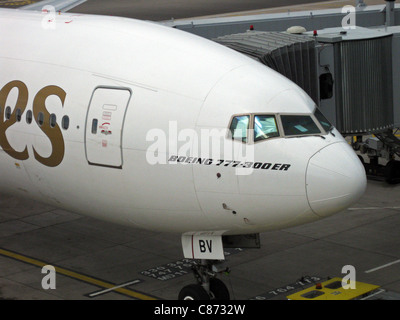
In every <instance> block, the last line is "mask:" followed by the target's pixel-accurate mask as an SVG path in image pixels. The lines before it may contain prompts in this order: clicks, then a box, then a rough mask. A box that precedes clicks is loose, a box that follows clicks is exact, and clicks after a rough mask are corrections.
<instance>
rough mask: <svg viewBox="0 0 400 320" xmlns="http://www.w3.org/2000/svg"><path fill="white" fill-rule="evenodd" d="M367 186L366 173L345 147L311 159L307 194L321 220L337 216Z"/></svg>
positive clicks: (331, 147) (323, 151)
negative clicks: (335, 214)
mask: <svg viewBox="0 0 400 320" xmlns="http://www.w3.org/2000/svg"><path fill="white" fill-rule="evenodd" d="M366 186H367V179H366V175H365V169H364V166H363V165H362V163H361V161H360V160H359V159H358V157H357V155H356V154H355V152H354V151H353V149H352V148H351V147H350V146H349V145H348V144H347V143H344V142H343V143H335V144H332V145H329V146H327V147H325V148H323V149H321V150H320V151H319V152H317V153H316V154H315V155H313V156H312V157H311V158H310V161H309V163H308V168H307V173H306V191H307V198H308V202H309V204H310V207H311V209H312V210H313V211H314V212H315V214H317V215H318V216H320V217H327V216H329V215H332V214H334V213H336V212H340V211H342V210H344V209H346V208H348V207H349V206H350V205H352V204H353V203H355V202H356V201H358V200H359V199H360V198H361V196H362V195H363V194H364V192H365V189H366Z"/></svg>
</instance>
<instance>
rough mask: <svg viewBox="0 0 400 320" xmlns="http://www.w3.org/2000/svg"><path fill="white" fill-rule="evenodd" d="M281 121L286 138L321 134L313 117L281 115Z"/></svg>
mask: <svg viewBox="0 0 400 320" xmlns="http://www.w3.org/2000/svg"><path fill="white" fill-rule="evenodd" d="M281 121H282V126H283V130H284V132H285V136H301V135H308V134H320V133H321V131H320V130H319V129H318V126H317V125H316V123H315V122H314V121H313V119H312V118H311V116H306V115H281Z"/></svg>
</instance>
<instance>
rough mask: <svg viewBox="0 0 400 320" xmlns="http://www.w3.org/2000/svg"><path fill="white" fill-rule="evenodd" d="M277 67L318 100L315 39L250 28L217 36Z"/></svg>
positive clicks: (275, 68)
mask: <svg viewBox="0 0 400 320" xmlns="http://www.w3.org/2000/svg"><path fill="white" fill-rule="evenodd" d="M214 41H215V42H218V43H220V44H222V45H224V46H226V47H229V48H231V49H234V50H236V51H238V52H241V53H243V54H246V55H248V56H250V57H252V58H254V59H256V60H258V61H260V62H261V63H263V64H264V65H266V66H268V67H270V68H272V69H274V70H275V71H277V72H279V73H280V74H282V75H284V76H285V77H287V78H288V79H290V80H292V81H293V82H294V83H296V84H297V85H298V86H300V87H301V88H302V89H303V90H304V91H306V92H307V93H308V95H309V96H310V97H311V98H312V99H313V100H314V101H315V102H316V103H317V102H318V75H317V65H316V51H315V41H314V40H313V39H312V38H310V37H308V36H303V35H293V34H289V33H281V32H259V31H249V32H246V33H240V34H232V35H227V36H223V37H219V38H216V39H214Z"/></svg>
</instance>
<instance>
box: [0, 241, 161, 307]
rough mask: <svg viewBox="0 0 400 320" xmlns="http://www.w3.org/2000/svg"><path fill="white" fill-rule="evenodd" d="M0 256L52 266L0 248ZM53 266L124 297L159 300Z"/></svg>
mask: <svg viewBox="0 0 400 320" xmlns="http://www.w3.org/2000/svg"><path fill="white" fill-rule="evenodd" d="M0 255H2V256H5V257H9V258H13V259H15V260H18V261H22V262H25V263H28V264H31V265H34V266H37V267H44V266H46V265H52V264H51V263H47V262H44V261H40V260H36V259H33V258H30V257H27V256H24V255H22V254H19V253H16V252H11V251H8V250H5V249H2V248H0ZM52 266H53V267H54V268H55V270H56V272H57V273H58V274H62V275H64V276H67V277H70V278H73V279H77V280H80V281H83V282H86V283H89V284H92V285H95V286H98V287H102V288H106V289H111V288H114V289H113V290H112V291H116V292H119V293H122V294H124V295H127V296H129V297H133V298H135V299H140V300H157V299H156V298H155V297H151V296H148V295H145V294H143V293H140V292H136V291H133V290H129V289H126V288H118V286H116V285H115V284H113V283H109V282H106V281H103V280H99V279H96V278H92V277H90V276H87V275H84V274H80V273H77V272H75V271H71V270H68V269H64V268H61V267H58V266H54V265H52Z"/></svg>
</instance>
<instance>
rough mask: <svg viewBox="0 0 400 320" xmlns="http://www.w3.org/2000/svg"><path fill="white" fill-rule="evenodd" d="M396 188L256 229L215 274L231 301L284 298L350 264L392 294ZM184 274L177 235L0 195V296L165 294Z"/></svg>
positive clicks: (398, 206)
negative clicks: (288, 223) (326, 213)
mask: <svg viewBox="0 0 400 320" xmlns="http://www.w3.org/2000/svg"><path fill="white" fill-rule="evenodd" d="M399 194H400V185H388V184H386V183H385V182H381V181H371V180H370V181H369V182H368V188H367V191H366V193H365V195H364V196H363V197H362V199H361V200H360V201H359V202H358V203H357V204H355V205H354V206H353V207H352V208H350V209H348V210H345V211H343V212H341V213H339V214H337V215H334V216H332V217H329V218H327V219H325V220H321V221H318V222H315V223H311V224H307V225H304V226H299V227H295V228H291V229H287V230H282V231H274V232H269V233H264V234H262V235H261V240H262V246H261V249H244V250H238V249H231V251H230V254H229V255H227V256H226V258H227V264H228V266H229V267H230V268H231V272H230V273H229V275H226V274H222V275H221V276H220V279H221V280H223V281H224V282H225V284H226V285H227V287H228V288H229V291H230V294H231V298H232V299H235V300H248V299H258V300H285V299H286V296H287V295H288V294H290V293H293V292H294V291H296V290H299V289H300V288H301V287H302V286H308V285H310V284H311V283H314V282H316V281H323V280H326V279H327V278H328V277H336V276H338V277H344V276H345V275H346V273H342V268H343V267H344V266H346V265H351V266H354V268H355V270H356V280H357V281H361V282H365V283H369V284H375V285H379V286H381V287H382V288H383V289H385V290H387V291H388V292H391V293H393V294H395V297H396V299H397V298H398V297H400V295H398V293H400V251H399V249H398V248H399V247H400V237H399V236H398V234H399V226H400V197H399ZM43 265H51V266H54V267H55V268H56V274H55V284H56V286H55V289H51V288H50V289H43V286H42V284H43V283H42V282H43V281H44V282H46V278H45V277H46V275H47V274H46V273H42V266H43ZM303 277H305V278H303ZM302 278H303V279H302ZM301 279H302V280H301ZM299 280H301V282H298V281H299ZM191 283H194V277H193V275H192V274H191V272H190V264H189V262H188V261H185V260H184V259H183V255H182V249H181V245H180V236H179V235H175V234H166V233H157V232H149V231H144V230H138V229H131V228H127V227H123V226H118V225H113V224H110V223H106V222H102V221H98V220H95V219H91V218H87V217H83V216H80V215H77V214H74V213H70V212H66V211H63V210H59V209H55V208H52V207H49V206H46V205H42V204H39V203H37V202H32V201H27V200H25V199H18V198H15V197H13V196H6V195H1V196H0V299H16V300H25V299H27V300H32V299H34V300H36V299H41V300H53V299H68V300H81V299H88V300H100V299H107V300H111V299H118V300H121V299H128V300H129V299H140V300H147V299H167V300H174V299H177V295H178V293H179V290H180V289H181V288H182V287H183V286H185V285H187V284H191ZM45 287H46V286H45ZM113 287H114V289H111V290H107V289H110V288H113ZM396 294H397V295H396Z"/></svg>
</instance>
